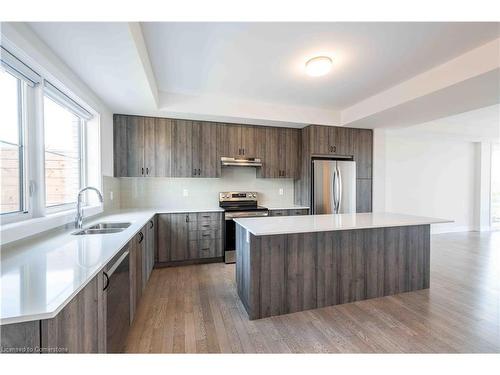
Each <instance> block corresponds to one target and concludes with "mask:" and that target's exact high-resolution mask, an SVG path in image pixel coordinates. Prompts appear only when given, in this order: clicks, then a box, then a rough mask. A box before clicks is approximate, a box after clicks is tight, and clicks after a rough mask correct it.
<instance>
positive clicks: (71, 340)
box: [40, 273, 106, 353]
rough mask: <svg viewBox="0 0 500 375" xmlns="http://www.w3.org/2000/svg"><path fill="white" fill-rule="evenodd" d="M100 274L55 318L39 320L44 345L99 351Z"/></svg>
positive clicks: (47, 346)
mask: <svg viewBox="0 0 500 375" xmlns="http://www.w3.org/2000/svg"><path fill="white" fill-rule="evenodd" d="M101 276H102V274H101V273H99V274H98V275H97V276H96V277H94V278H93V279H92V280H91V281H90V282H89V283H88V284H87V285H86V286H85V287H84V288H83V289H82V290H81V291H80V292H78V294H77V295H76V296H75V297H73V299H72V300H71V301H70V302H69V303H68V304H67V305H66V306H65V307H64V308H63V309H62V310H61V311H60V312H59V313H58V314H57V315H56V316H55V317H54V318H52V319H46V320H42V321H41V330H40V331H41V344H42V345H41V346H42V347H43V348H65V349H67V350H68V352H69V353H97V352H99V351H100V350H99V342H100V341H101V338H100V336H102V335H105V334H106V329H105V327H102V325H100V315H101V314H99V307H100V302H99V299H100V298H101V296H102V294H103V292H102V288H99V285H100V283H99V282H98V277H101Z"/></svg>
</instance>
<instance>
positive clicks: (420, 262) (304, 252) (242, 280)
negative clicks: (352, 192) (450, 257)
mask: <svg viewBox="0 0 500 375" xmlns="http://www.w3.org/2000/svg"><path fill="white" fill-rule="evenodd" d="M236 230H237V237H236V238H237V243H236V252H237V256H236V260H237V263H236V284H237V291H238V295H239V296H240V299H241V300H242V302H243V305H244V306H245V309H246V310H247V312H248V315H249V318H250V319H260V318H265V317H269V316H273V315H281V314H288V313H293V312H297V311H302V310H308V309H315V308H319V307H324V306H331V305H337V304H342V303H348V302H354V301H359V300H363V299H368V298H376V297H382V296H387V295H392V294H397V293H403V292H409V291H414V290H419V289H426V288H429V275H430V263H429V262H430V226H429V225H419V226H407V227H393V228H376V229H360V230H348V231H333V232H317V233H301V234H288V235H273V236H254V235H250V241H248V242H247V241H246V240H245V238H246V231H245V229H244V228H242V227H241V226H239V225H237V226H236Z"/></svg>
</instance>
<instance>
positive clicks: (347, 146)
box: [309, 125, 354, 155]
mask: <svg viewBox="0 0 500 375" xmlns="http://www.w3.org/2000/svg"><path fill="white" fill-rule="evenodd" d="M310 134H311V135H310V146H309V152H310V153H311V154H313V155H353V153H354V144H353V136H354V129H352V128H344V127H336V126H320V125H311V126H310Z"/></svg>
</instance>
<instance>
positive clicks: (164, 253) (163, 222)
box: [156, 214, 172, 263]
mask: <svg viewBox="0 0 500 375" xmlns="http://www.w3.org/2000/svg"><path fill="white" fill-rule="evenodd" d="M171 216H172V214H159V215H158V218H157V224H158V244H157V248H158V250H157V256H156V260H157V261H158V262H160V263H164V262H168V261H170V222H171Z"/></svg>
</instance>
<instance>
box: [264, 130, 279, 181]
mask: <svg viewBox="0 0 500 375" xmlns="http://www.w3.org/2000/svg"><path fill="white" fill-rule="evenodd" d="M264 137H265V145H264V154H263V156H262V167H261V168H260V174H259V176H260V177H265V178H277V177H279V171H280V163H279V159H280V156H279V134H278V129H277V128H271V127H266V128H265V130H264Z"/></svg>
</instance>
